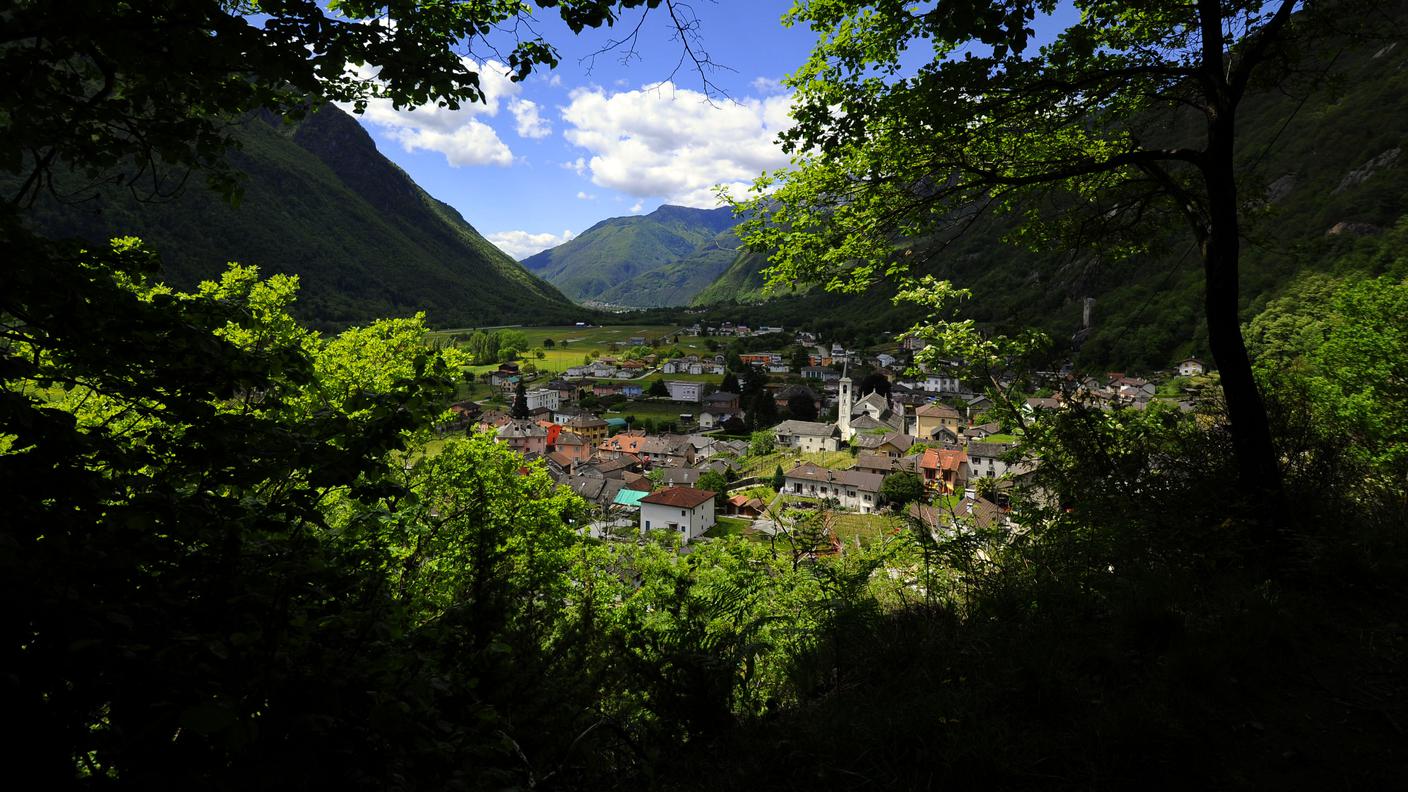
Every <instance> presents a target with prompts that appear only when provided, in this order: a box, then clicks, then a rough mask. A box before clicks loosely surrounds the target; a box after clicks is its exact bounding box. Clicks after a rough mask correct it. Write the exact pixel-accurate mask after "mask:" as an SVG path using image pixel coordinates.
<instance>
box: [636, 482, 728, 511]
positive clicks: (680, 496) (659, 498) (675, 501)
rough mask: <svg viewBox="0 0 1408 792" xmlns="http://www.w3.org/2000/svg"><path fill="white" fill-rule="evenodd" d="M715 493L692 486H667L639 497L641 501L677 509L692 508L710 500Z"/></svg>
mask: <svg viewBox="0 0 1408 792" xmlns="http://www.w3.org/2000/svg"><path fill="white" fill-rule="evenodd" d="M714 495H715V493H713V492H710V491H709V490H702V489H695V488H693V487H667V488H666V489H662V490H660V491H659V492H652V493H651V494H649V495H647V496H645V497H644V498H641V499H640V502H641V503H654V504H657V505H659V506H674V507H675V508H677V509H693V508H694V507H696V506H700V505H702V504H704V503H705V502H707V501H709V500H711V499H712V498H713V497H714Z"/></svg>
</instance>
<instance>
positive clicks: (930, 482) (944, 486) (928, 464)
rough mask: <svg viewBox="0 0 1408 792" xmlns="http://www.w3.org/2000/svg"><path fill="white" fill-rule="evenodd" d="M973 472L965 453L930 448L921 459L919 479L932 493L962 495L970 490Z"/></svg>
mask: <svg viewBox="0 0 1408 792" xmlns="http://www.w3.org/2000/svg"><path fill="white" fill-rule="evenodd" d="M971 472H972V468H971V467H970V465H969V464H968V454H967V452H965V451H961V450H956V449H942V450H940V449H934V448H930V449H926V450H925V451H924V455H923V456H921V457H920V458H919V478H920V479H921V480H922V481H923V482H924V486H925V488H926V489H928V490H929V491H931V492H937V493H940V494H945V495H948V494H952V493H955V492H957V493H961V492H963V491H964V490H965V489H967V488H968V479H969V478H971Z"/></svg>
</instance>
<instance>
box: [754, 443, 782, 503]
mask: <svg viewBox="0 0 1408 792" xmlns="http://www.w3.org/2000/svg"><path fill="white" fill-rule="evenodd" d="M749 450H750V451H751V448H750V449H749ZM766 453H771V450H769V451H768V452H766ZM770 483H771V485H772V488H773V489H774V490H776V491H777V492H781V491H782V488H783V487H784V486H786V484H787V474H785V473H783V472H782V465H778V466H777V467H775V468H773V471H772V481H771V482H770Z"/></svg>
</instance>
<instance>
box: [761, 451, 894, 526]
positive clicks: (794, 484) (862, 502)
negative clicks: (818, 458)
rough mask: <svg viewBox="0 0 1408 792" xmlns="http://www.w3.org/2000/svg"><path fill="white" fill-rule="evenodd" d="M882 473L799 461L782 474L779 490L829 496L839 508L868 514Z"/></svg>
mask: <svg viewBox="0 0 1408 792" xmlns="http://www.w3.org/2000/svg"><path fill="white" fill-rule="evenodd" d="M884 481H885V477H884V476H882V475H880V474H879V473H864V472H861V471H858V470H828V469H826V468H824V467H819V466H817V465H813V464H812V463H810V462H803V463H802V464H800V465H798V466H797V467H794V468H792V469H791V470H789V471H787V473H785V474H784V482H785V483H784V484H783V487H782V491H783V492H784V493H786V494H789V495H804V496H806V497H811V498H830V499H832V500H834V501H836V502H837V503H839V504H840V506H841V508H843V509H850V510H851V511H858V512H861V513H862V514H869V513H870V512H873V511H875V510H876V509H877V508H879V505H880V486H881V485H882V484H883V483H884Z"/></svg>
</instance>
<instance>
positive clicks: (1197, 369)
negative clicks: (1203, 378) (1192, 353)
mask: <svg viewBox="0 0 1408 792" xmlns="http://www.w3.org/2000/svg"><path fill="white" fill-rule="evenodd" d="M1206 370H1207V368H1206V367H1205V366H1204V365H1203V361H1201V360H1198V359H1197V358H1188V359H1187V360H1185V361H1183V362H1181V363H1179V364H1178V375H1179V376H1180V377H1196V376H1198V375H1199V374H1202V373H1203V372H1204V371H1206Z"/></svg>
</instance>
